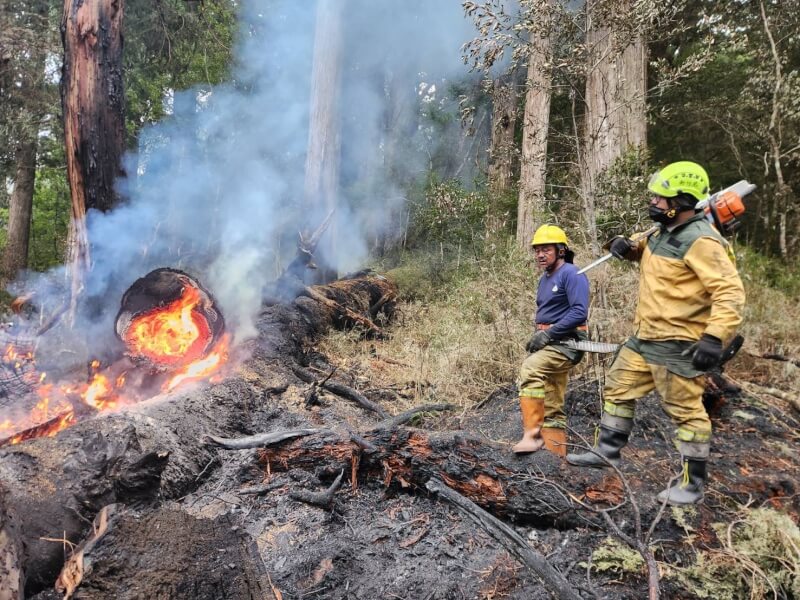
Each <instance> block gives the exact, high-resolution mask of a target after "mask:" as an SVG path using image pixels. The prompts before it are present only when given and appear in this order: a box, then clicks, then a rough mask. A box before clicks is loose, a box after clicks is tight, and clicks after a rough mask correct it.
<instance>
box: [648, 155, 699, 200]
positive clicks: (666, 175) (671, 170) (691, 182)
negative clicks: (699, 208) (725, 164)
mask: <svg viewBox="0 0 800 600" xmlns="http://www.w3.org/2000/svg"><path fill="white" fill-rule="evenodd" d="M709 186H710V184H709V181H708V173H706V170H705V169H704V168H703V167H701V166H700V165H698V164H697V163H694V162H691V161H688V160H682V161H680V162H674V163H671V164H668V165H667V166H666V167H664V168H663V169H660V170H659V171H656V172H655V173H653V175H652V177H650V182H649V183H648V184H647V189H648V190H650V191H651V192H653V193H654V194H656V195H658V196H664V197H665V198H674V197H675V196H677V195H678V194H689V195H690V196H693V197H694V198H696V199H697V200H698V201H700V200H705V199H706V198H708V189H709Z"/></svg>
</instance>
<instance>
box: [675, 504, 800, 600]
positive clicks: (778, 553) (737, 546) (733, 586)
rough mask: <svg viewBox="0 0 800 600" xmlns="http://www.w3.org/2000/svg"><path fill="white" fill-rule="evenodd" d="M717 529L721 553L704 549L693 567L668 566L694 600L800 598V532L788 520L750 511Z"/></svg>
mask: <svg viewBox="0 0 800 600" xmlns="http://www.w3.org/2000/svg"><path fill="white" fill-rule="evenodd" d="M713 528H714V530H715V532H716V534H717V537H718V539H719V541H720V547H719V548H715V549H707V550H699V551H698V552H697V558H696V560H695V562H694V563H693V564H691V565H689V566H688V567H675V566H669V567H668V575H669V576H670V577H672V578H674V579H676V580H677V581H678V582H680V584H681V585H682V586H683V587H685V588H686V589H687V590H688V591H689V592H691V593H692V595H693V597H695V598H713V599H715V600H749V599H754V598H800V529H798V527H797V524H795V523H794V521H792V519H791V518H790V517H789V516H788V515H786V514H783V513H780V512H777V511H775V510H772V509H769V508H760V509H755V510H749V509H745V510H743V511H742V512H741V513H739V514H738V515H736V518H735V519H734V520H732V521H731V522H730V523H716V524H714V525H713Z"/></svg>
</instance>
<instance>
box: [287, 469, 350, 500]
mask: <svg viewBox="0 0 800 600" xmlns="http://www.w3.org/2000/svg"><path fill="white" fill-rule="evenodd" d="M343 477H344V469H342V470H341V471H339V475H338V476H337V477H336V479H335V480H334V481H333V483H332V484H331V486H330V487H329V488H328V489H327V490H325V491H324V492H309V491H307V490H296V491H293V492H289V497H290V498H291V499H292V500H297V501H298V502H303V503H305V504H311V505H312V506H319V507H320V508H324V509H330V508H331V506H333V496H334V494H336V491H337V490H338V489H339V488H340V487H341V485H342V478H343Z"/></svg>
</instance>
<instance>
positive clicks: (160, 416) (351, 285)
mask: <svg viewBox="0 0 800 600" xmlns="http://www.w3.org/2000/svg"><path fill="white" fill-rule="evenodd" d="M319 291H320V293H322V294H324V295H325V296H326V297H329V298H330V297H334V298H335V299H336V300H335V302H334V304H336V306H331V305H328V304H326V303H325V304H323V303H319V302H315V301H314V300H313V299H311V298H308V297H301V298H298V299H297V300H296V301H295V302H294V303H292V304H291V305H279V306H272V307H269V308H266V309H264V311H263V312H262V314H261V316H260V319H259V323H258V327H259V337H258V339H257V341H256V342H255V343H254V345H253V348H252V355H253V358H252V359H251V360H250V361H249V362H248V363H245V365H244V367H243V369H246V370H247V377H244V376H236V375H234V376H232V377H229V378H228V379H226V380H225V381H223V382H222V383H220V384H216V385H213V386H212V385H209V386H205V387H201V388H196V389H191V390H188V391H183V392H180V391H179V392H176V393H174V394H172V395H169V396H161V397H157V398H154V399H151V400H149V401H146V402H143V403H141V404H139V405H136V406H135V407H134V408H132V409H129V410H128V411H125V412H117V413H112V414H102V413H101V414H100V415H98V416H97V417H96V418H94V419H91V420H87V421H81V422H79V423H77V424H76V425H74V426H72V427H70V428H68V429H66V430H64V431H62V432H60V433H59V434H58V435H57V436H55V437H52V438H50V437H47V438H37V439H33V440H29V441H27V442H23V443H20V444H18V445H12V446H6V447H4V448H2V449H0V559H8V560H9V561H10V562H8V563H6V564H14V560H16V561H17V563H18V564H19V565H20V569H19V570H20V571H21V572H22V573H23V574H24V578H25V588H26V594H33V593H37V592H39V591H41V590H43V589H45V588H47V587H50V586H52V585H53V583H54V581H55V579H56V576H57V575H58V572H59V570H60V569H61V567H62V565H63V563H64V560H65V547H66V548H69V547H70V544H78V543H79V542H80V541H81V540H82V539H83V538H84V536H85V535H86V534H87V532H90V531H91V524H92V520H93V519H94V518H95V516H96V515H97V514H98V512H99V511H101V510H102V509H103V507H105V506H108V505H109V504H114V503H119V504H126V505H128V506H130V507H132V508H136V509H140V510H145V509H149V508H151V507H153V506H155V505H156V504H157V503H158V502H160V501H162V500H165V499H167V500H168V499H176V498H179V497H182V496H184V495H185V494H187V493H190V492H191V491H193V490H194V489H196V488H197V487H198V486H199V485H200V484H201V483H202V477H203V473H206V475H205V476H208V471H206V470H207V469H208V468H209V464H211V463H212V461H213V460H215V459H216V456H217V452H218V450H217V449H216V447H214V446H211V445H208V444H207V443H206V440H205V434H206V433H207V432H212V431H213V432H214V433H217V434H220V435H224V436H228V437H232V436H233V435H234V434H237V433H241V432H242V431H243V430H246V429H247V427H248V425H247V423H248V421H247V418H248V417H247V414H248V412H249V411H250V410H251V409H252V408H254V407H256V406H257V405H258V404H259V403H261V402H263V401H264V397H265V396H264V389H270V388H275V387H277V386H278V385H279V384H282V383H284V382H285V381H287V380H288V381H292V382H298V380H297V378H296V377H295V376H294V374H293V373H292V366H295V365H296V364H298V363H299V361H300V360H301V358H302V356H303V352H304V349H305V348H306V347H308V346H310V345H311V343H312V342H313V341H314V340H315V339H316V338H317V337H318V336H319V335H321V334H322V333H323V332H325V331H326V330H327V329H328V328H330V327H331V326H333V325H337V324H339V325H342V324H345V323H348V321H347V320H346V318H344V317H343V315H344V314H346V313H345V312H344V311H345V309H346V310H348V311H353V312H357V313H358V314H369V309H370V306H371V304H372V303H373V302H375V301H377V300H378V299H380V298H382V297H383V296H384V295H385V294H387V293H390V292H393V291H394V286H393V284H391V283H390V282H389V281H388V280H387V279H385V278H382V277H367V278H362V279H361V280H359V281H358V282H337V284H336V287H335V289H332V290H327V288H321V289H320V290H319ZM146 514H150V513H149V512H148V513H146ZM15 557H16V558H15ZM164 558H166V557H164V556H163V555H162V559H164ZM12 576H13V574H12ZM4 585H5V584H4ZM0 589H2V588H0ZM12 597H13V596H12ZM87 597H88V596H87ZM92 597H99V596H92ZM153 597H155V596H153ZM209 597H216V598H219V597H223V596H209ZM237 597H241V596H237Z"/></svg>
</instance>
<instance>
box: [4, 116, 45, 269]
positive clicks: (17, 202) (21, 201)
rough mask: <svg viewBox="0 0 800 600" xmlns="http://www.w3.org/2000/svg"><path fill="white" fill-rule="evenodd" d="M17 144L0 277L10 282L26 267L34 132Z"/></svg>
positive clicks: (31, 131) (31, 208)
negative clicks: (14, 172)
mask: <svg viewBox="0 0 800 600" xmlns="http://www.w3.org/2000/svg"><path fill="white" fill-rule="evenodd" d="M24 135H25V137H24V139H22V140H20V141H19V143H18V145H17V150H16V155H15V162H16V176H15V177H14V191H13V192H12V193H11V198H10V199H9V203H8V237H7V238H6V247H5V248H4V249H3V261H2V278H3V280H5V281H10V280H12V279H14V277H16V275H17V272H19V271H21V270H22V269H25V268H26V267H27V266H28V242H29V240H30V231H31V214H32V212H33V189H34V183H35V181H36V148H37V131H36V128H35V127H34V128H33V129H32V130H26V131H25V133H24Z"/></svg>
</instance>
